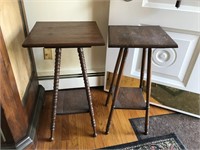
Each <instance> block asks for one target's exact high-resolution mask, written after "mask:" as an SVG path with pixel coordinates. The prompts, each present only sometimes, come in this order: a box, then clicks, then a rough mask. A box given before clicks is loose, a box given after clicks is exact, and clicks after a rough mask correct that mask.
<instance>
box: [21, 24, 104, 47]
mask: <svg viewBox="0 0 200 150" xmlns="http://www.w3.org/2000/svg"><path fill="white" fill-rule="evenodd" d="M103 45H105V44H104V41H103V38H102V35H101V33H100V31H99V29H98V27H97V24H96V22H94V21H91V22H36V24H35V26H34V27H33V29H32V31H31V32H30V34H29V35H28V37H27V38H26V40H25V41H24V43H23V46H24V47H50V48H56V47H58V48H67V47H68V48H69V47H91V46H103Z"/></svg>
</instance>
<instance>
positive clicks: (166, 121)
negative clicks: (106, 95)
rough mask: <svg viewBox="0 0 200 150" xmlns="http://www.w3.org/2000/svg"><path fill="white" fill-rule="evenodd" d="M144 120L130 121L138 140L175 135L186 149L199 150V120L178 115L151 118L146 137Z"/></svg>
mask: <svg viewBox="0 0 200 150" xmlns="http://www.w3.org/2000/svg"><path fill="white" fill-rule="evenodd" d="M144 120H145V119H144V118H136V119H130V123H131V125H132V127H133V130H134V131H135V134H136V135H137V138H138V140H143V139H146V138H151V137H157V136H162V135H167V134H170V133H175V134H176V135H177V137H179V139H180V140H181V141H182V143H183V145H184V146H185V147H186V148H187V149H189V150H197V149H200V140H199V139H200V119H198V118H195V117H191V116H188V115H183V114H179V113H174V114H169V115H160V116H153V117H150V123H149V125H150V128H149V134H148V135H145V134H144Z"/></svg>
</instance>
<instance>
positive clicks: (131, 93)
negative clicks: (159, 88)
mask: <svg viewBox="0 0 200 150" xmlns="http://www.w3.org/2000/svg"><path fill="white" fill-rule="evenodd" d="M115 109H137V110H145V109H146V102H145V100H144V97H143V94H142V89H140V88H133V87H120V89H119V93H118V96H117V99H116V101H115Z"/></svg>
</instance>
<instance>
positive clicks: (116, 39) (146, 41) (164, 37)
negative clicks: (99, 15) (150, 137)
mask: <svg viewBox="0 0 200 150" xmlns="http://www.w3.org/2000/svg"><path fill="white" fill-rule="evenodd" d="M108 36H109V39H108V46H109V47H111V48H120V51H119V54H118V58H117V61H116V65H115V69H114V73H113V78H112V81H111V85H110V89H109V93H108V96H107V100H106V105H107V104H108V102H109V99H110V96H111V95H112V94H113V95H112V99H113V100H112V105H111V110H110V114H109V117H108V121H107V126H106V133H107V134H108V133H109V128H110V123H111V119H112V114H113V110H114V108H121V109H138V110H146V114H145V134H148V129H149V98H150V93H151V57H152V51H153V50H152V48H177V47H178V45H177V44H176V43H175V42H174V41H173V40H172V39H171V38H170V37H169V36H168V34H167V33H166V32H165V31H164V30H163V29H162V28H161V27H160V26H109V31H108ZM128 48H141V49H142V50H143V54H142V61H141V71H140V85H139V87H138V88H129V87H119V85H120V81H121V76H122V74H123V69H124V64H125V61H126V56H127V53H128ZM146 51H147V52H148V54H147V59H148V60H147V82H146V84H147V85H146V102H145V100H144V97H143V95H142V90H143V80H144V70H145V63H146V62H145V61H146ZM118 70H119V71H118ZM117 73H118V77H117V80H116V85H115V87H114V86H113V84H114V81H115V78H116V76H117Z"/></svg>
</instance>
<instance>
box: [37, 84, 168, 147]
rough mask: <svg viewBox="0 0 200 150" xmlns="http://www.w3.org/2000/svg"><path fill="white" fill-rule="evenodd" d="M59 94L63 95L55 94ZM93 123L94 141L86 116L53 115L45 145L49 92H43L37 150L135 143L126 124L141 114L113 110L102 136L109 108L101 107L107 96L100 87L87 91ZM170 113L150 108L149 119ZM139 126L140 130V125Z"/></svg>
mask: <svg viewBox="0 0 200 150" xmlns="http://www.w3.org/2000/svg"><path fill="white" fill-rule="evenodd" d="M59 92H65V91H64V90H63V91H59ZM91 92H92V98H93V105H94V112H95V119H96V124H97V132H98V136H97V137H95V138H94V137H92V134H93V130H92V126H91V121H90V116H89V113H82V114H71V115H57V118H56V129H55V140H54V141H53V142H50V141H49V137H50V118H51V117H50V115H51V101H52V96H53V93H52V92H46V94H45V105H44V107H43V110H42V113H41V114H42V115H41V117H40V121H39V128H38V143H37V149H98V148H103V147H106V146H112V145H117V144H122V143H127V142H133V141H137V137H136V135H135V133H134V131H133V129H132V127H131V124H130V123H129V118H138V117H144V112H145V111H144V110H115V111H114V114H113V119H112V123H111V128H110V133H109V134H108V135H106V134H105V133H104V132H105V128H106V123H107V117H108V113H109V108H110V105H109V106H108V107H105V106H104V103H105V101H106V96H107V93H106V92H104V91H103V87H96V88H91ZM168 113H171V112H170V111H168V110H164V109H161V108H157V107H153V106H151V108H150V116H152V115H161V114H168ZM142 126H144V125H143V124H142Z"/></svg>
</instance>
